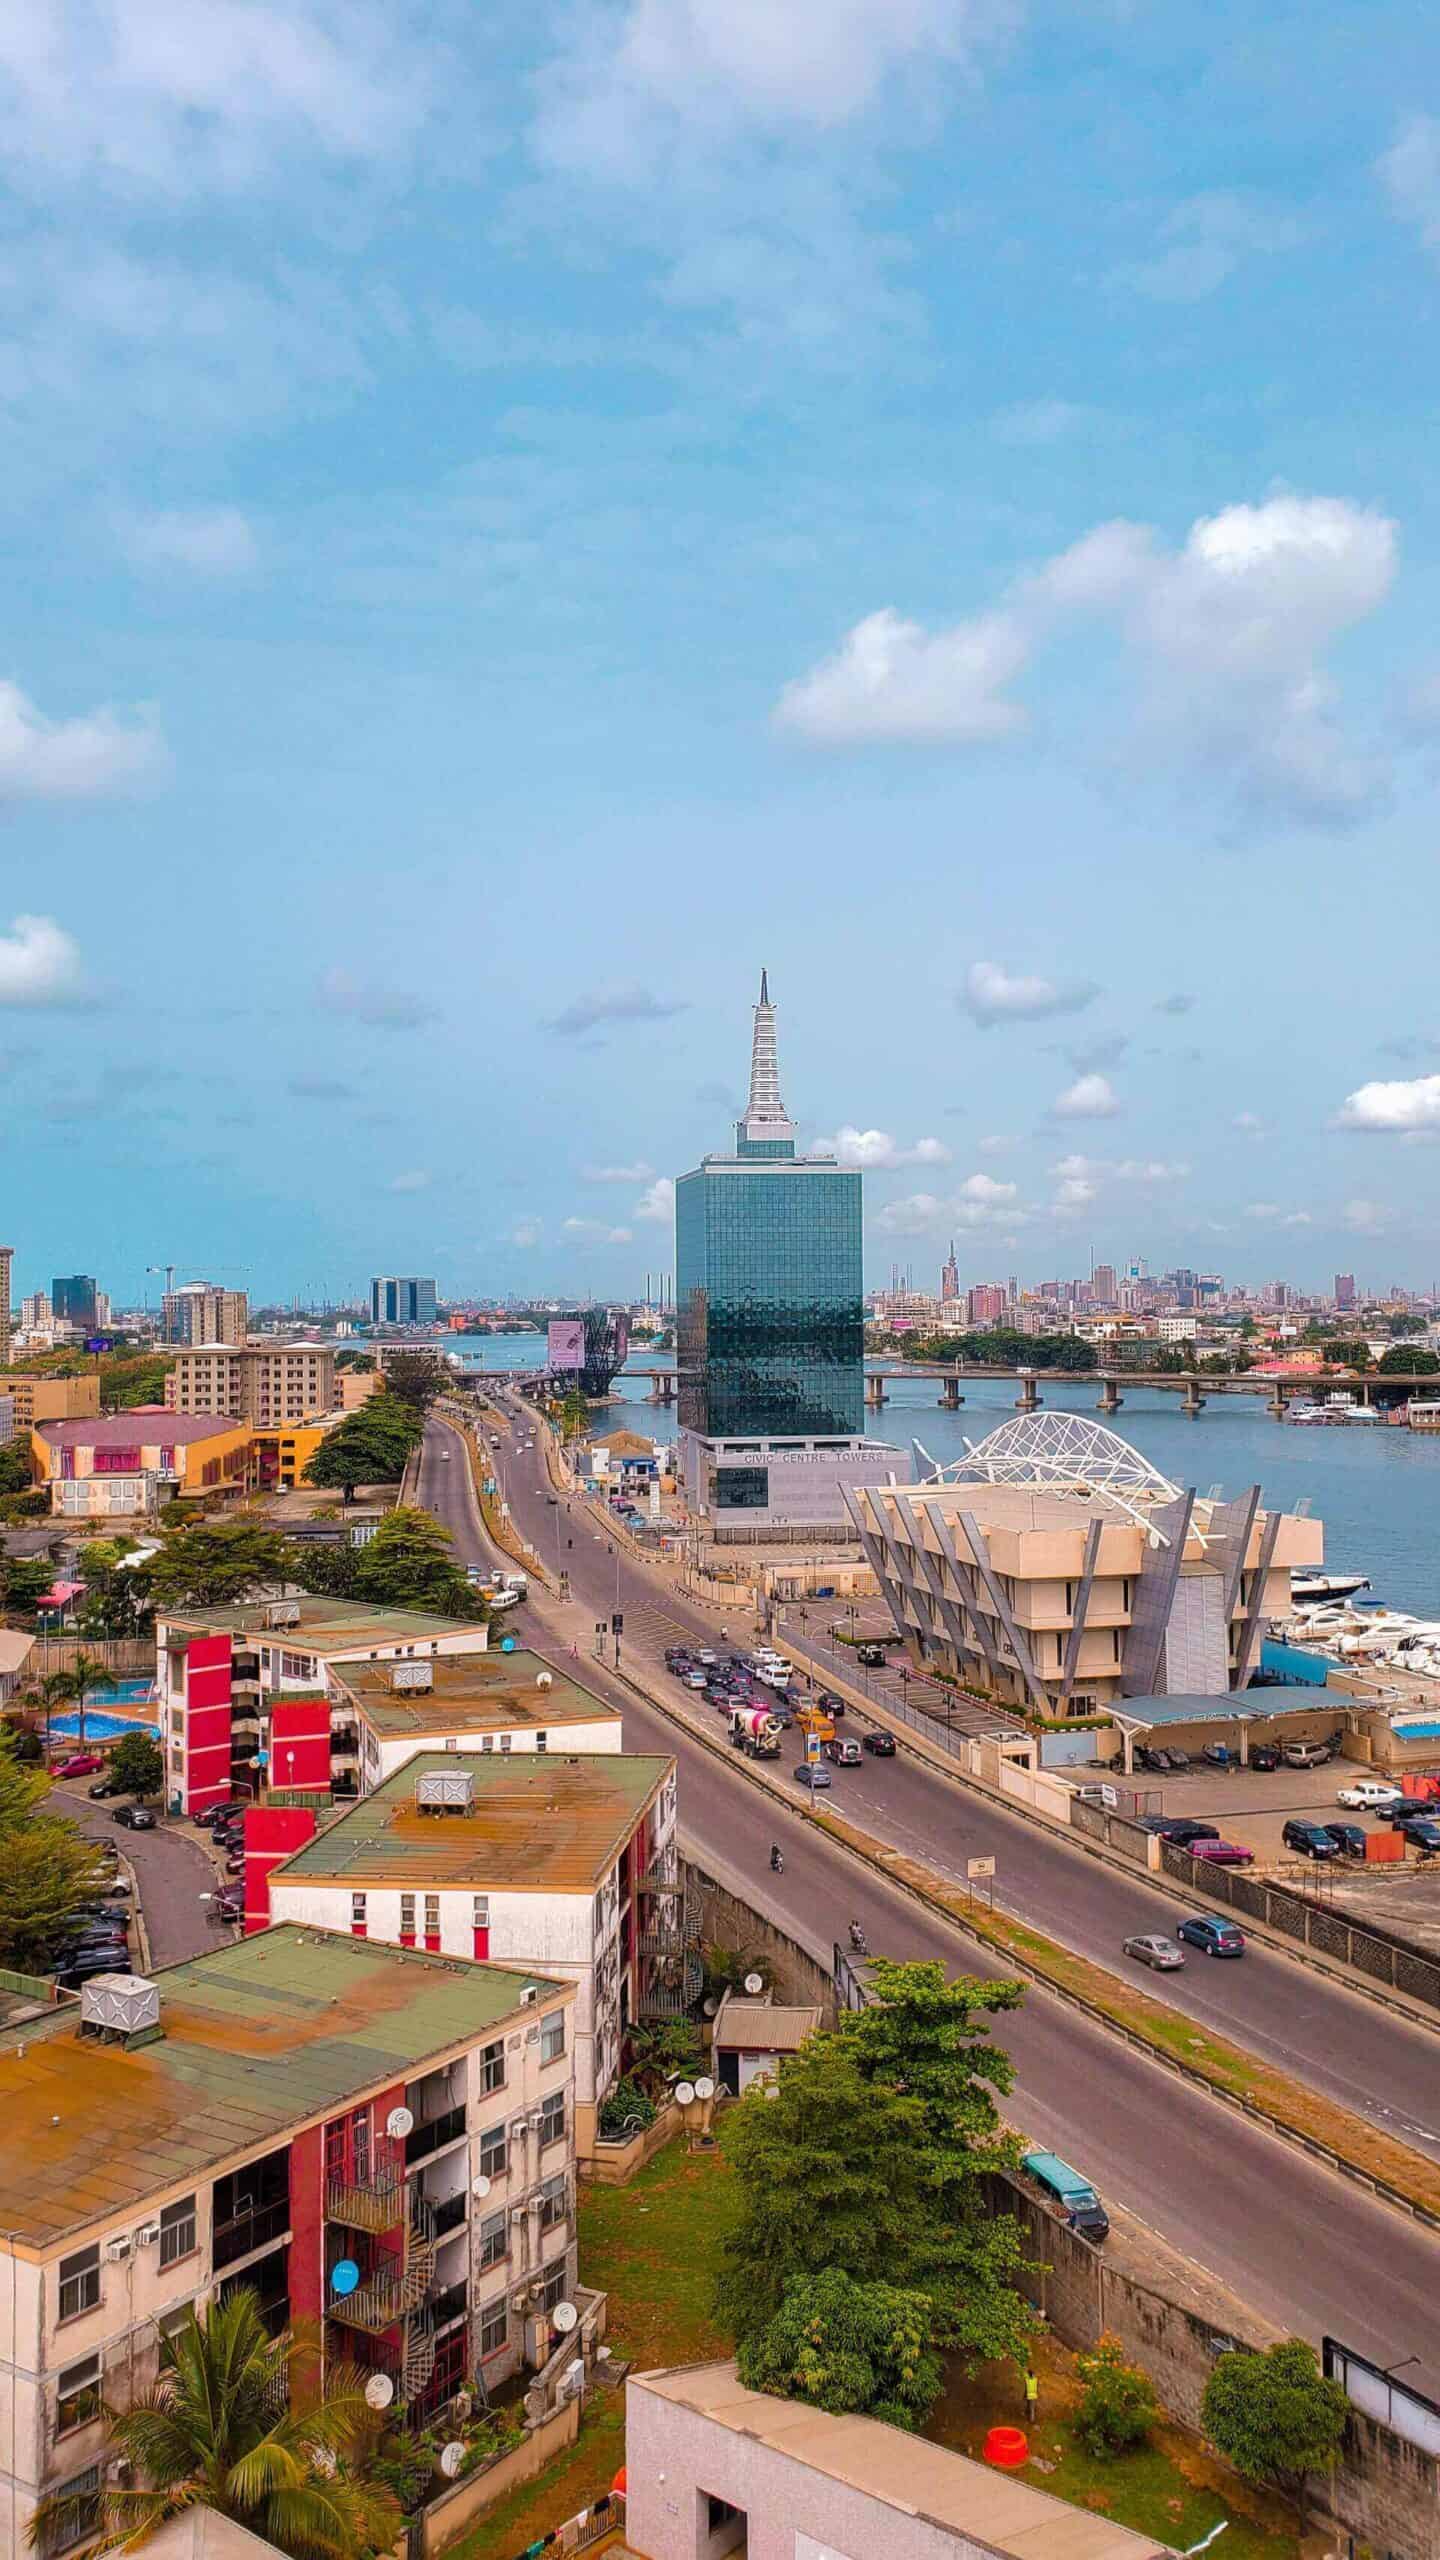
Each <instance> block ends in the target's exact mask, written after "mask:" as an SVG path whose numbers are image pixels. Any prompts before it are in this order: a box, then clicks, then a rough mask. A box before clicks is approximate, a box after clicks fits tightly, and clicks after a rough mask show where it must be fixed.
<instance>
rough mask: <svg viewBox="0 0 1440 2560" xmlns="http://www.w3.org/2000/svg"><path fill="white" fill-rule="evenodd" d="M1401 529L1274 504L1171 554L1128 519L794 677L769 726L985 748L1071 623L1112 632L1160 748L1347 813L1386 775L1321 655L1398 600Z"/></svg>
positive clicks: (1332, 815)
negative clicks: (989, 596)
mask: <svg viewBox="0 0 1440 2560" xmlns="http://www.w3.org/2000/svg"><path fill="white" fill-rule="evenodd" d="M1396 557H1397V546H1396V535H1395V527H1394V525H1393V524H1392V523H1391V522H1390V520H1389V519H1388V518H1387V517H1385V516H1382V515H1380V514H1378V513H1377V512H1375V511H1374V510H1373V509H1371V508H1366V507H1359V506H1355V505H1353V504H1352V503H1351V502H1350V501H1348V500H1346V499H1343V498H1303V497H1291V496H1282V497H1276V498H1271V499H1269V500H1267V501H1266V502H1265V503H1264V504H1263V505H1260V506H1248V505H1239V506H1231V507H1226V508H1223V509H1222V510H1221V511H1220V513H1219V514H1217V515H1214V516H1204V517H1201V518H1199V519H1198V521H1197V522H1196V523H1195V524H1193V525H1192V526H1191V529H1190V532H1189V534H1188V535H1187V537H1186V540H1185V542H1184V544H1183V546H1182V547H1181V548H1180V549H1179V550H1178V551H1166V550H1165V548H1164V547H1163V545H1162V544H1161V542H1160V541H1159V538H1158V537H1157V535H1156V534H1155V533H1154V531H1153V530H1152V529H1151V528H1150V527H1148V526H1145V525H1139V524H1131V523H1127V522H1126V521H1124V520H1123V519H1121V520H1117V521H1115V522H1113V523H1110V524H1105V525H1099V526H1097V527H1095V528H1094V530H1093V531H1092V532H1090V533H1088V534H1086V535H1084V536H1083V537H1082V538H1081V539H1080V540H1079V541H1078V542H1076V543H1074V544H1072V545H1071V546H1070V548H1069V549H1068V550H1067V551H1063V552H1060V553H1058V554H1057V555H1056V556H1055V557H1054V558H1053V559H1051V560H1049V561H1046V562H1043V563H1042V564H1041V565H1040V567H1039V568H1038V569H1037V570H1035V571H1034V572H1033V573H1031V574H1030V575H1029V576H1028V577H1026V578H1023V579H1021V580H1019V581H1017V583H1016V584H1015V585H1014V586H1013V587H1012V588H1011V590H1010V592H1009V594H1008V596H1007V597H1006V598H1005V600H1004V602H1003V604H1002V605H1001V606H1000V607H999V608H998V609H996V610H994V611H991V612H986V613H981V614H978V615H972V616H970V617H969V618H967V619H966V620H965V621H963V622H961V623H958V624H956V625H955V626H954V627H953V628H951V629H949V630H940V631H937V632H929V631H926V630H925V629H924V628H923V627H922V626H921V625H920V624H917V623H913V622H906V621H904V620H902V618H901V617H900V616H899V615H898V614H896V613H894V612H892V611H889V610H887V611H884V612H882V613H879V614H872V615H870V616H869V617H867V619H866V620H864V621H863V622H860V623H858V624H857V625H856V626H855V628H854V630H853V631H852V632H851V633H850V635H849V637H848V639H847V640H846V641H845V642H844V643H843V644H842V646H841V648H840V649H839V651H838V652H837V654H836V655H835V656H834V657H833V658H832V659H830V660H828V661H827V662H826V663H825V664H823V665H822V666H820V667H818V668H816V669H815V670H813V671H812V673H811V674H810V675H808V676H803V677H801V678H799V679H798V680H797V681H796V682H794V683H792V684H790V685H788V686H787V687H786V689H785V691H784V693H783V694H782V696H781V699H780V703H779V706H778V709H777V714H776V716H777V719H778V720H779V721H780V723H781V725H782V726H789V727H792V728H798V729H800V730H801V731H802V732H803V734H804V735H806V736H807V737H809V738H811V739H812V740H814V741H816V742H819V743H823V744H830V745H838V744H846V743H849V742H850V741H852V740H856V739H872V740H874V739H885V740H890V741H892V742H897V743H906V742H909V743H917V742H918V743H930V744H935V743H937V742H950V743H966V742H973V741H983V740H985V739H987V738H993V737H997V736H1000V735H1003V734H1005V733H1006V732H1007V731H1008V730H1011V729H1013V728H1014V727H1015V725H1016V722H1017V720H1018V719H1019V718H1021V717H1022V716H1023V712H1022V710H1021V706H1019V705H1017V704H1016V703H1015V702H1014V701H1012V700H1011V699H1009V698H1008V697H1007V696H1006V695H1005V694H1004V691H1003V688H1004V686H1005V685H1006V684H1007V683H1009V681H1010V680H1011V679H1012V678H1013V677H1014V676H1015V675H1016V674H1018V673H1019V671H1020V669H1021V668H1022V667H1023V666H1024V665H1025V664H1026V663H1027V662H1028V660H1029V659H1030V657H1031V655H1032V654H1033V651H1034V650H1035V649H1036V648H1037V647H1038V646H1039V645H1040V643H1041V642H1042V641H1044V640H1048V639H1051V638H1053V637H1054V636H1055V635H1056V633H1057V632H1058V631H1059V630H1060V629H1061V628H1062V627H1066V626H1068V625H1071V624H1073V623H1074V622H1076V621H1077V620H1078V619H1081V618H1090V619H1102V620H1106V621H1109V622H1112V623H1113V624H1114V625H1115V626H1116V627H1117V629H1118V631H1119V634H1120V637H1121V640H1122V642H1123V644H1124V648H1125V652H1126V663H1127V668H1128V672H1129V674H1130V677H1131V681H1132V683H1133V685H1134V687H1135V689H1136V691H1137V693H1138V697H1139V716H1138V719H1137V718H1136V717H1135V716H1133V715H1132V717H1131V720H1130V724H1129V725H1130V728H1131V730H1133V731H1134V732H1135V733H1136V735H1137V737H1138V741H1139V744H1140V745H1141V746H1142V747H1143V749H1144V750H1145V751H1146V753H1147V754H1148V755H1149V757H1150V758H1151V759H1152V760H1154V759H1156V758H1157V757H1158V758H1160V759H1162V760H1163V761H1164V762H1166V763H1168V764H1171V765H1175V766H1178V767H1179V768H1180V769H1182V770H1185V771H1187V772H1196V773H1198V774H1199V775H1200V776H1201V777H1202V778H1203V779H1205V780H1206V781H1207V783H1209V784H1210V786H1211V787H1216V786H1218V787H1219V788H1220V789H1221V790H1222V791H1224V792H1227V793H1229V794H1231V795H1233V796H1236V797H1238V798H1239V799H1241V800H1242V801H1245V802H1249V803H1252V804H1254V805H1256V806H1258V807H1260V808H1272V809H1276V810H1279V811H1280V812H1281V813H1282V814H1285V815H1288V816H1290V817H1292V818H1297V819H1302V820H1307V821H1310V822H1314V823H1328V824H1343V823H1346V822H1353V821H1354V820H1356V819H1358V818H1359V817H1360V816H1362V815H1363V814H1364V813H1365V811H1366V810H1367V809H1369V808H1370V807H1371V806H1372V805H1373V804H1374V802H1375V800H1376V798H1377V796H1378V794H1379V792H1380V791H1381V789H1382V787H1383V782H1384V776H1383V773H1382V772H1381V770H1380V769H1379V768H1378V766H1377V765H1376V764H1375V763H1374V762H1373V761H1372V760H1371V759H1370V757H1369V756H1368V755H1366V754H1364V753H1361V752H1358V751H1357V750H1356V749H1354V748H1353V747H1352V746H1351V745H1350V744H1349V742H1348V741H1347V739H1346V737H1345V734H1344V732H1343V730H1342V728H1341V726H1340V723H1339V719H1338V716H1337V695H1336V689H1335V687H1334V684H1333V683H1332V681H1331V679H1330V677H1329V675H1328V673H1327V672H1326V669H1325V666H1324V658H1325V654H1326V652H1327V650H1328V649H1329V648H1330V647H1331V646H1332V645H1333V644H1334V643H1335V642H1337V641H1338V640H1339V639H1340V638H1342V637H1343V635H1344V634H1345V633H1346V632H1347V631H1349V630H1351V629H1353V628H1354V627H1355V626H1356V625H1357V624H1358V623H1360V622H1363V621H1364V620H1365V619H1366V618H1367V617H1368V616H1369V615H1370V614H1372V613H1374V612H1375V611H1376V610H1377V609H1378V607H1379V606H1380V605H1381V604H1382V603H1383V602H1384V600H1385V598H1386V596H1387V595H1388V594H1389V591H1390V588H1391V585H1392V583H1393V580H1394V576H1395V567H1396Z"/></svg>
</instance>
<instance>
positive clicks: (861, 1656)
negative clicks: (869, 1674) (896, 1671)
mask: <svg viewBox="0 0 1440 2560" xmlns="http://www.w3.org/2000/svg"><path fill="white" fill-rule="evenodd" d="M855 1659H856V1661H857V1662H863V1663H864V1665H865V1667H866V1669H867V1670H868V1671H883V1670H884V1668H885V1647H884V1646H883V1644H857V1646H856V1647H855Z"/></svg>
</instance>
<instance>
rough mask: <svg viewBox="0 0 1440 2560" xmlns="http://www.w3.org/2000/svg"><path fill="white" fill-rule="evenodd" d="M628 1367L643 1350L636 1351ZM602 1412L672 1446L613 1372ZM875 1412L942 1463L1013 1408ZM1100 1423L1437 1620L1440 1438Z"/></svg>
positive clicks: (479, 1348) (900, 1385)
mask: <svg viewBox="0 0 1440 2560" xmlns="http://www.w3.org/2000/svg"><path fill="white" fill-rule="evenodd" d="M443 1347H444V1348H445V1349H446V1350H447V1351H448V1352H449V1353H450V1354H451V1356H452V1357H454V1358H456V1359H458V1360H459V1361H460V1363H461V1365H462V1366H464V1367H466V1368H470V1369H476V1370H482V1371H483V1370H486V1369H490V1370H502V1369H528V1368H533V1367H535V1366H536V1365H537V1363H538V1360H539V1358H540V1356H541V1351H542V1342H541V1337H540V1336H539V1335H538V1334H534V1333H515V1334H490V1335H488V1336H484V1337H473V1336H472V1337H466V1336H463V1335H461V1336H457V1335H450V1336H448V1337H446V1338H445V1341H444V1346H443ZM636 1356H637V1358H639V1359H642V1360H643V1359H645V1358H647V1357H649V1356H650V1355H649V1354H648V1353H647V1352H646V1351H645V1350H644V1349H643V1348H642V1349H641V1350H640V1351H638V1352H637V1354H636ZM616 1386H617V1389H619V1390H620V1392H619V1393H618V1394H617V1395H616V1397H615V1399H614V1401H613V1403H612V1404H611V1406H610V1408H609V1411H610V1414H611V1415H612V1416H613V1427H614V1428H615V1429H616V1430H626V1431H639V1432H643V1433H644V1434H645V1435H646V1436H647V1437H648V1438H650V1439H652V1440H671V1439H673V1438H674V1436H675V1431H676V1428H677V1420H676V1413H675V1408H674V1406H673V1405H668V1406H667V1405H656V1404H651V1402H650V1401H649V1392H648V1387H647V1385H646V1384H645V1382H644V1381H642V1380H636V1381H634V1382H633V1384H632V1386H631V1388H630V1391H629V1393H628V1395H627V1394H626V1393H625V1375H624V1372H623V1371H622V1372H621V1375H620V1377H619V1378H618V1379H617V1380H616ZM886 1392H887V1396H888V1401H887V1403H886V1405H885V1407H884V1410H883V1411H882V1412H881V1413H878V1414H875V1413H867V1415H866V1418H865V1420H866V1429H867V1431H868V1432H869V1433H870V1436H871V1437H872V1438H873V1439H877V1440H889V1441H893V1442H895V1443H897V1444H898V1445H899V1446H900V1447H902V1448H905V1447H908V1445H909V1443H910V1441H911V1440H912V1439H918V1440H920V1441H921V1442H923V1444H924V1446H925V1448H926V1449H927V1450H928V1451H929V1453H930V1456H931V1457H932V1458H934V1459H936V1460H938V1461H939V1463H940V1464H942V1465H944V1464H946V1463H947V1462H948V1461H949V1460H951V1459H952V1458H960V1457H963V1456H964V1454H965V1447H966V1443H967V1441H974V1440H980V1439H983V1437H984V1435H985V1433H986V1432H987V1431H993V1430H994V1429H995V1428H996V1426H997V1424H999V1423H1001V1422H1004V1421H1007V1420H1008V1419H1009V1417H1010V1415H1011V1414H1012V1413H1013V1412H1014V1410H1015V1392H1016V1391H1015V1387H1014V1385H1013V1383H1012V1382H1011V1381H1010V1380H1009V1379H1008V1378H975V1379H971V1380H968V1381H967V1382H966V1384H965V1386H964V1388H963V1390H962V1392H963V1394H964V1397H965V1402H964V1404H963V1406H962V1407H961V1409H960V1411H959V1412H958V1413H945V1412H943V1411H942V1410H941V1408H940V1406H939V1403H938V1396H939V1388H938V1386H935V1385H932V1384H931V1383H930V1382H929V1380H927V1379H924V1378H902V1379H897V1380H894V1381H893V1382H891V1383H890V1384H889V1386H888V1387H887V1391H886ZM1040 1395H1041V1401H1042V1403H1043V1404H1044V1405H1045V1406H1046V1407H1047V1408H1053V1409H1054V1410H1056V1411H1062V1412H1070V1413H1085V1414H1093V1413H1094V1412H1095V1409H1096V1405H1097V1403H1098V1401H1099V1388H1098V1385H1097V1384H1096V1382H1095V1381H1094V1380H1093V1379H1085V1378H1081V1379H1078V1380H1076V1379H1072V1380H1069V1381H1066V1382H1065V1383H1063V1384H1055V1385H1053V1386H1052V1385H1050V1384H1049V1383H1047V1382H1046V1381H1045V1380H1043V1379H1042V1380H1041V1384H1040ZM1111 1428H1112V1429H1113V1430H1116V1431H1118V1432H1120V1433H1121V1435H1122V1436H1123V1437H1124V1438H1125V1439H1127V1440H1131V1441H1133V1442H1134V1444H1135V1446H1136V1448H1137V1449H1140V1450H1143V1452H1144V1454H1145V1456H1146V1457H1147V1458H1149V1459H1150V1460H1151V1462H1152V1464H1153V1465H1155V1466H1157V1467H1159V1468H1160V1470H1161V1472H1162V1473H1163V1474H1165V1475H1167V1476H1171V1477H1173V1478H1174V1479H1175V1480H1176V1481H1177V1482H1178V1483H1180V1484H1193V1485H1195V1486H1197V1487H1198V1488H1199V1490H1200V1492H1201V1493H1209V1492H1210V1491H1211V1490H1212V1488H1214V1487H1216V1486H1218V1487H1219V1489H1220V1491H1221V1492H1222V1493H1225V1494H1234V1493H1238V1492H1240V1491H1241V1490H1242V1489H1243V1488H1244V1487H1245V1486H1246V1485H1251V1484H1259V1485H1261V1486H1263V1488H1264V1491H1265V1495H1266V1498H1267V1500H1268V1501H1269V1502H1270V1503H1271V1504H1272V1505H1277V1506H1279V1507H1280V1508H1282V1509H1284V1510H1286V1511H1293V1510H1295V1509H1296V1508H1297V1507H1298V1505H1300V1504H1301V1503H1302V1502H1303V1503H1307V1504H1308V1506H1309V1508H1310V1510H1311V1511H1312V1512H1313V1513H1314V1514H1315V1515H1316V1516H1317V1517H1318V1518H1319V1519H1321V1520H1323V1521H1324V1523H1325V1561H1326V1563H1327V1564H1329V1565H1332V1566H1334V1567H1335V1568H1336V1569H1337V1570H1339V1571H1342V1572H1356V1573H1368V1575H1369V1576H1370V1581H1371V1585H1372V1591H1371V1597H1372V1598H1374V1599H1377V1600H1383V1601H1384V1602H1386V1603H1387V1605H1388V1606H1389V1607H1391V1608H1394V1609H1410V1610H1413V1611H1415V1612H1416V1614H1417V1615H1419V1616H1421V1617H1430V1616H1440V1432H1436V1433H1434V1434H1425V1435H1424V1436H1422V1435H1421V1434H1420V1433H1418V1432H1415V1431H1404V1430H1391V1429H1388V1428H1386V1427H1383V1426H1372V1427H1370V1428H1366V1427H1365V1426H1363V1425H1361V1426H1360V1427H1358V1428H1355V1429H1334V1430H1329V1429H1326V1430H1305V1429H1303V1428H1301V1427H1299V1426H1297V1425H1296V1424H1294V1423H1284V1422H1276V1421H1274V1420H1273V1419H1272V1417H1271V1416H1270V1415H1269V1414H1268V1413H1267V1412H1266V1410H1265V1406H1264V1400H1263V1398H1261V1397H1259V1396H1254V1397H1251V1396H1215V1397H1212V1399H1211V1401H1210V1402H1209V1404H1207V1406H1206V1408H1205V1411H1204V1412H1203V1413H1202V1414H1201V1415H1200V1417H1199V1419H1198V1421H1195V1422H1187V1421H1186V1419H1185V1417H1184V1415H1183V1414H1182V1413H1181V1411H1180V1409H1179V1399H1178V1397H1177V1396H1175V1395H1173V1394H1171V1395H1164V1394H1157V1393H1153V1392H1149V1393H1147V1392H1146V1391H1144V1390H1140V1391H1138V1392H1136V1393H1133V1394H1127V1396H1126V1398H1125V1401H1124V1404H1123V1406H1122V1407H1121V1410H1120V1412H1119V1413H1118V1414H1117V1415H1116V1416H1115V1417H1114V1419H1113V1421H1112V1424H1111Z"/></svg>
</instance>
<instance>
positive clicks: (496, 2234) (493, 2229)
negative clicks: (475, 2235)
mask: <svg viewBox="0 0 1440 2560" xmlns="http://www.w3.org/2000/svg"><path fill="white" fill-rule="evenodd" d="M508 2220H509V2217H508V2215H506V2214H503V2213H490V2214H487V2215H486V2217H485V2220H484V2221H483V2222H482V2223H481V2225H480V2257H479V2262H478V2263H479V2265H480V2268H481V2270H482V2272H483V2270H484V2269H485V2268H486V2267H498V2266H499V2264H500V2261H501V2259H502V2258H507V2257H508V2256H509V2254H510V2244H509V2241H508V2240H507V2238H506V2226H507V2223H508Z"/></svg>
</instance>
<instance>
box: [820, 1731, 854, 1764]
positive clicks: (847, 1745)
mask: <svg viewBox="0 0 1440 2560" xmlns="http://www.w3.org/2000/svg"><path fill="white" fill-rule="evenodd" d="M821 1748H822V1750H823V1751H824V1754H825V1757H826V1759H827V1760H828V1761H829V1762H830V1763H831V1765H832V1767H834V1768H836V1769H853V1768H854V1766H855V1764H856V1762H857V1760H858V1759H859V1757H860V1745H859V1743H858V1742H855V1741H852V1739H851V1737H850V1735H849V1734H846V1735H845V1736H844V1738H843V1740H842V1738H841V1736H840V1735H839V1734H832V1735H831V1737H830V1740H829V1741H828V1742H826V1743H823V1744H822V1745H821Z"/></svg>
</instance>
